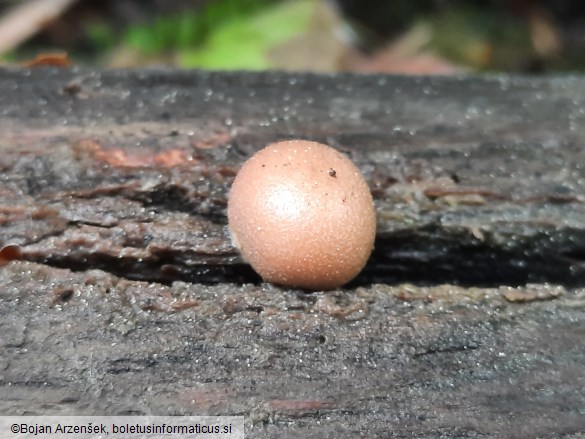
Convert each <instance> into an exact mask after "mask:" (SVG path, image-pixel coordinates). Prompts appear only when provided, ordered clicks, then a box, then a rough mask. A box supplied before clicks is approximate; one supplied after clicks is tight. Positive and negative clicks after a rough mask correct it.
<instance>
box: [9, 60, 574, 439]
mask: <svg viewBox="0 0 585 439" xmlns="http://www.w3.org/2000/svg"><path fill="white" fill-rule="evenodd" d="M584 90H585V80H584V79H581V78H571V77H564V78H547V79H538V78H513V77H512V78H510V77H470V78H402V77H386V76H354V75H338V76H315V75H285V74H280V73H261V74H250V73H248V74H242V73H213V74H212V73H204V72H176V71H164V70H150V71H118V72H94V71H87V70H51V69H38V70H9V69H5V70H2V71H0V94H1V96H2V99H1V100H0V246H3V245H8V244H15V245H18V246H20V249H21V250H22V259H23V260H20V261H13V262H10V263H9V264H7V265H4V266H3V267H0V285H2V289H1V290H0V291H1V293H0V334H2V335H1V336H0V345H1V346H2V350H3V355H1V356H0V412H2V413H6V414H20V413H22V414H32V413H35V414H49V413H50V414H56V413H63V414H75V413H85V414H120V413H126V414H143V413H144V414H157V415H163V414H243V415H246V416H247V418H246V422H247V427H248V431H249V432H250V434H251V436H250V437H299V436H303V437H317V436H320V437H328V436H332V435H335V436H339V437H356V436H358V437H359V434H362V435H363V437H405V436H408V437H421V438H422V437H437V436H438V435H442V437H449V438H451V437H452V438H455V437H510V438H514V437H518V438H520V437H526V438H528V437H535V436H539V437H575V438H576V437H580V436H579V434H581V433H582V432H583V431H585V417H583V412H584V411H585V393H584V391H583V383H584V381H585V367H584V365H585V349H583V348H584V346H583V344H584V342H583V335H584V329H583V328H584V323H585V317H584V316H585V314H584V313H583V308H584V305H585V289H584V287H585V207H584V202H585V165H584V164H585V152H584V151H585V150H584V148H583V144H584V137H585V129H584V128H583V127H584V126H585V124H584V122H585V121H584V119H585V110H584V109H585V105H584V102H585V91H584ZM288 138H304V139H310V140H316V141H321V142H325V143H328V144H330V145H331V146H334V147H336V148H338V149H339V150H341V151H342V152H344V153H345V154H347V155H349V156H350V157H351V158H352V160H353V161H354V162H355V163H356V164H357V165H358V166H359V167H360V169H361V170H362V172H363V173H364V175H365V177H366V179H367V181H368V183H369V185H370V187H371V189H372V193H373V195H374V199H375V204H376V209H377V215H378V234H377V237H376V249H375V252H374V254H373V256H372V258H371V260H370V262H369V263H368V265H367V267H366V269H365V270H364V272H363V273H362V275H360V276H359V277H358V278H357V279H356V280H355V281H354V282H353V283H352V284H351V285H349V286H348V287H347V288H345V289H341V290H338V291H335V292H332V293H328V294H323V293H306V292H302V291H297V290H287V289H283V288H279V287H275V286H271V285H266V284H262V283H261V282H260V281H259V279H258V277H257V276H256V275H255V274H254V273H253V271H252V270H251V269H250V268H249V267H248V266H247V265H246V264H245V263H244V261H242V260H241V258H240V257H239V255H238V253H237V251H236V250H235V249H234V248H233V246H232V244H231V242H230V239H229V233H228V231H227V227H226V218H225V208H226V201H227V193H228V190H229V186H230V184H231V181H232V180H233V177H234V175H235V173H236V172H237V170H238V168H239V166H240V165H241V164H242V163H243V161H245V160H246V158H248V157H249V156H250V155H251V154H253V152H254V151H256V150H258V149H260V148H262V147H263V146H264V145H266V144H267V143H270V142H272V141H275V140H282V139H288Z"/></svg>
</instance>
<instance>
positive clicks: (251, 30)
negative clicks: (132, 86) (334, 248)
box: [0, 0, 585, 74]
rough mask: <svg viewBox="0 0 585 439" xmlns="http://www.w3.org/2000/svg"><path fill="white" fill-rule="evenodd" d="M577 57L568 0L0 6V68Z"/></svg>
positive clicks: (578, 7)
mask: <svg viewBox="0 0 585 439" xmlns="http://www.w3.org/2000/svg"><path fill="white" fill-rule="evenodd" d="M584 49H585V2H580V1H569V0H554V1H553V0H548V1H546V0H466V1H463V0H461V1H457V0H450V1H448V0H418V1H407V0H378V1H375V0H239V1H238V0H0V54H1V57H2V60H3V63H5V64H29V65H30V64H58V65H68V64H69V63H73V64H84V65H98V66H102V67H138V66H147V65H169V66H175V67H179V68H204V69H221V70H233V69H247V70H264V69H282V70H293V71H294V70H297V71H299V70H302V71H316V72H339V71H360V72H390V73H406V74H450V73H460V72H470V71H476V72H477V71H479V72H482V71H507V72H522V73H540V72H550V71H579V70H581V69H583V67H584V66H585V55H584V54H585V50H584ZM65 54H66V55H65Z"/></svg>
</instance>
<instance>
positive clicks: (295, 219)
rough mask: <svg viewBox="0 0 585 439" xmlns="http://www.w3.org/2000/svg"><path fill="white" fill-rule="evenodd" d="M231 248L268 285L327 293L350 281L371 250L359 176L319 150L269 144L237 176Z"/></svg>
mask: <svg viewBox="0 0 585 439" xmlns="http://www.w3.org/2000/svg"><path fill="white" fill-rule="evenodd" d="M228 222H229V227H230V231H231V234H232V238H233V240H234V243H235V245H236V246H237V247H238V248H239V249H240V251H241V252H242V255H243V257H244V258H245V259H246V261H247V262H249V263H250V264H251V265H252V267H253V268H254V269H255V270H256V271H257V272H258V273H259V274H260V275H261V276H262V278H263V279H264V280H265V281H267V282H272V283H276V284H281V285H288V286H293V287H299V288H304V289H309V290H330V289H334V288H337V287H340V286H342V285H344V284H345V283H347V282H349V281H350V280H351V279H353V278H354V277H355V276H356V275H357V274H358V273H359V272H360V271H361V270H362V269H363V267H364V265H365V264H366V262H367V260H368V257H369V255H370V253H371V251H372V248H373V245H374V238H375V234H376V215H375V209H374V205H373V201H372V196H371V193H370V189H369V187H368V185H367V183H366V181H365V180H364V178H363V176H362V175H361V173H360V171H359V169H358V168H357V167H356V166H355V165H354V164H353V163H352V162H351V160H349V159H348V158H347V157H346V156H344V155H343V154H341V153H340V152H339V151H337V150H335V149H333V148H331V147H329V146H327V145H323V144H320V143H316V142H310V141H305V140H291V141H285V142H277V143H273V144H271V145H269V146H267V147H266V148H264V149H262V150H261V151H259V152H257V153H256V154H255V155H253V156H252V157H251V158H250V159H249V160H248V161H247V162H246V163H244V165H243V166H242V168H241V169H240V171H239V172H238V174H237V176H236V178H235V180H234V183H233V185H232V188H231V190H230V194H229V199H228Z"/></svg>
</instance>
